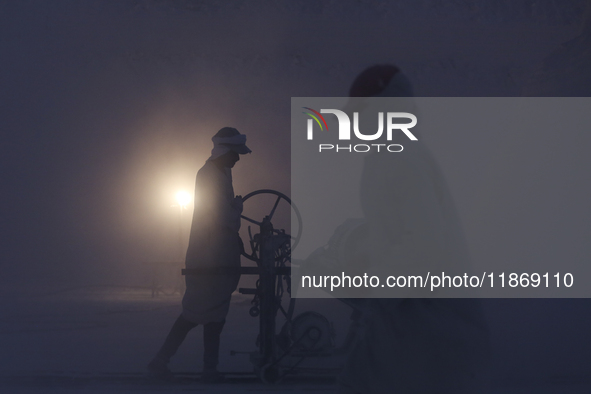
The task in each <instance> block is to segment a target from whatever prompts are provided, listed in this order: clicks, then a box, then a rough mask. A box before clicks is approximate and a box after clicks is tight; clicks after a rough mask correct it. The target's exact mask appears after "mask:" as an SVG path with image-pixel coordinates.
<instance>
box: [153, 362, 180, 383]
mask: <svg viewBox="0 0 591 394" xmlns="http://www.w3.org/2000/svg"><path fill="white" fill-rule="evenodd" d="M148 377H149V378H151V379H156V380H163V381H166V382H171V381H173V380H174V374H173V373H172V372H171V370H170V369H168V366H167V365H166V364H163V363H161V362H158V360H152V361H151V362H150V364H148Z"/></svg>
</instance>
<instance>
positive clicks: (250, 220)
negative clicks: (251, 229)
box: [240, 215, 262, 226]
mask: <svg viewBox="0 0 591 394" xmlns="http://www.w3.org/2000/svg"><path fill="white" fill-rule="evenodd" d="M240 217H241V218H242V219H244V220H247V221H249V222H251V223H254V224H256V225H257V226H260V225H261V224H262V223H261V222H257V221H256V220H254V219H251V218H249V217H246V216H244V215H240Z"/></svg>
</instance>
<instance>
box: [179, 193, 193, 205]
mask: <svg viewBox="0 0 591 394" xmlns="http://www.w3.org/2000/svg"><path fill="white" fill-rule="evenodd" d="M176 201H177V202H178V203H179V205H180V206H181V207H186V206H187V204H189V203H190V202H191V195H190V194H189V193H187V192H186V191H184V190H180V191H178V192H177V193H176Z"/></svg>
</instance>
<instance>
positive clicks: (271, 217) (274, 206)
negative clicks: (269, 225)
mask: <svg viewBox="0 0 591 394" xmlns="http://www.w3.org/2000/svg"><path fill="white" fill-rule="evenodd" d="M279 201H281V196H278V197H277V201H275V205H273V209H272V210H271V213H270V214H269V220H272V219H273V215H274V214H275V210H276V209H277V205H279Z"/></svg>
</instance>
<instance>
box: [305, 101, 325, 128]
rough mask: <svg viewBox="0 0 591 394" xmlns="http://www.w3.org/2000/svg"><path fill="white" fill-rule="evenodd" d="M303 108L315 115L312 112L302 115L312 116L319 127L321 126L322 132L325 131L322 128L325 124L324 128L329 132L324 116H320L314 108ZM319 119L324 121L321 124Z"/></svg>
mask: <svg viewBox="0 0 591 394" xmlns="http://www.w3.org/2000/svg"><path fill="white" fill-rule="evenodd" d="M302 108H303V109H307V110H309V111H312V112H314V114H311V113H310V112H302V113H303V114H306V115H309V116H311V117H312V119H314V120H315V121H316V123H318V126H320V130H324V128H323V127H322V123H324V126H325V127H326V131H328V125H327V124H326V120H324V117H323V116H322V115H320V112H318V111H315V110H313V109H312V108H308V107H302ZM318 118H320V119H322V123H320V120H319V119H318Z"/></svg>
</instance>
